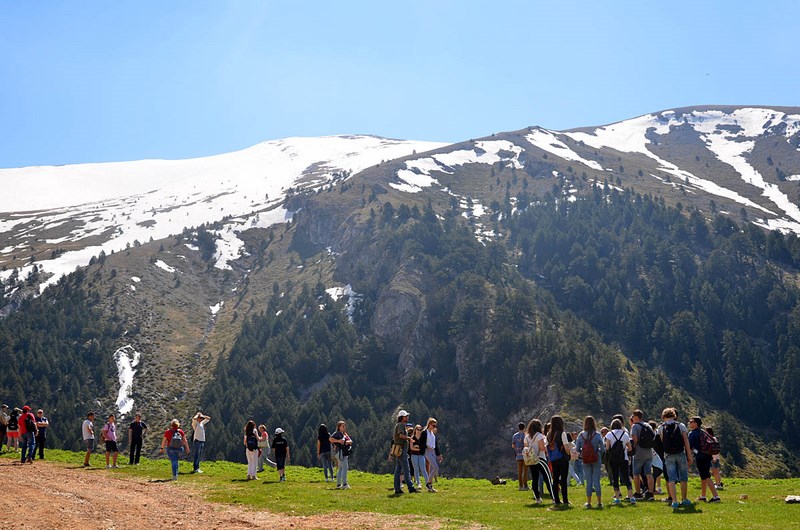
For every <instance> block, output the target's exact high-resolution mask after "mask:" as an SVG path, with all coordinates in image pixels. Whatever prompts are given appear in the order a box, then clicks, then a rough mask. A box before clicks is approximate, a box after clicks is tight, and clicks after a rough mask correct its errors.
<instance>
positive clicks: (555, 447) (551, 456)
mask: <svg viewBox="0 0 800 530" xmlns="http://www.w3.org/2000/svg"><path fill="white" fill-rule="evenodd" d="M562 458H566V459H567V460H569V452H567V451H564V445H563V444H562V442H561V433H560V432H559V433H556V435H555V436H553V441H552V442H550V443H549V444H548V445H547V459H548V460H549V461H550V462H556V461H558V460H561V459H562Z"/></svg>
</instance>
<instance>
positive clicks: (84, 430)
mask: <svg viewBox="0 0 800 530" xmlns="http://www.w3.org/2000/svg"><path fill="white" fill-rule="evenodd" d="M81 436H83V443H84V445H86V456H84V457H83V467H89V457H90V456H92V451H94V412H90V413H89V414H87V415H86V419H85V420H83V425H81Z"/></svg>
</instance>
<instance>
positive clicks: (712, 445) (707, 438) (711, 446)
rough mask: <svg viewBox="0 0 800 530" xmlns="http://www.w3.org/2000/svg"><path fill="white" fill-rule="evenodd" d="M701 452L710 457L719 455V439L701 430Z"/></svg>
mask: <svg viewBox="0 0 800 530" xmlns="http://www.w3.org/2000/svg"><path fill="white" fill-rule="evenodd" d="M700 452H701V453H703V454H704V455H708V456H714V455H718V454H719V442H718V441H717V439H716V438H714V437H713V436H711V435H710V434H708V433H707V432H706V431H704V430H702V429H700Z"/></svg>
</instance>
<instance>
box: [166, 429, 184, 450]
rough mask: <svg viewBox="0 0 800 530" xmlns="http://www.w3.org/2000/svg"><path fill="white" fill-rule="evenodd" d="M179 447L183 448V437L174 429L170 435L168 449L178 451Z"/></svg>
mask: <svg viewBox="0 0 800 530" xmlns="http://www.w3.org/2000/svg"><path fill="white" fill-rule="evenodd" d="M181 447H183V435H182V434H181V431H179V430H178V429H175V432H173V433H172V439H171V440H170V441H169V448H170V449H180V448H181Z"/></svg>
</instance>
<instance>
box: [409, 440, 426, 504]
mask: <svg viewBox="0 0 800 530" xmlns="http://www.w3.org/2000/svg"><path fill="white" fill-rule="evenodd" d="M420 440H422V425H419V424H417V425H416V426H415V427H414V430H412V431H411V439H410V440H409V445H408V454H409V456H411V465H412V466H413V469H412V471H411V475H412V476H411V478H412V479H413V480H414V487H416V488H417V489H420V488H422V483H421V482H420V480H419V477H420V475H422V477H423V478H424V479H425V484H426V485H427V484H428V471H427V470H426V468H425V446H424V444H420Z"/></svg>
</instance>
